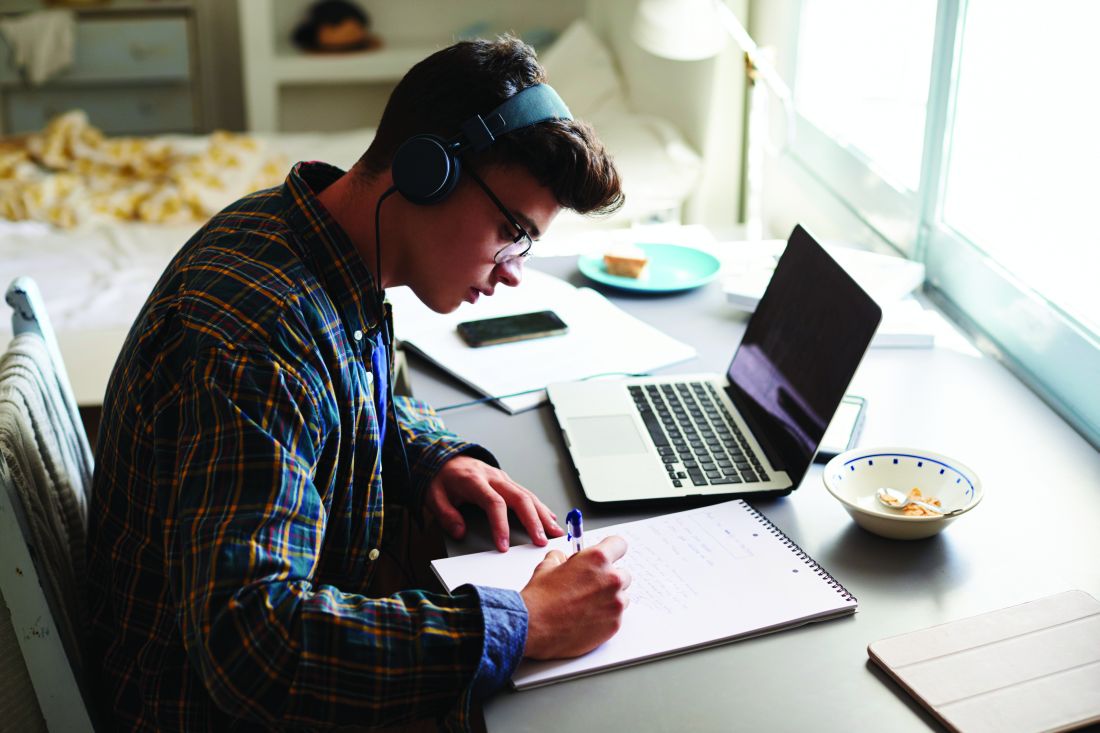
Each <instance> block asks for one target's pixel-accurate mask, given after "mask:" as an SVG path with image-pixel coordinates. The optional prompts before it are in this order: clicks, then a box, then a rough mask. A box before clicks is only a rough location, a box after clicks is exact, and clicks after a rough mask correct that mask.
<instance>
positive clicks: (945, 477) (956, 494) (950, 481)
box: [822, 448, 982, 540]
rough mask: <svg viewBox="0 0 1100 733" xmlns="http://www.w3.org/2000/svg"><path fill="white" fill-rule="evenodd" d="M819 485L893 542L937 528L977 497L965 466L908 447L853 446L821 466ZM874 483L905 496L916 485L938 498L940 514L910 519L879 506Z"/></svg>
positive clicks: (867, 526)
mask: <svg viewBox="0 0 1100 733" xmlns="http://www.w3.org/2000/svg"><path fill="white" fill-rule="evenodd" d="M822 478H823V479H824V481H825V488H826V489H828V490H829V493H830V494H832V495H833V496H834V497H836V499H837V501H839V502H840V503H841V505H842V506H843V507H844V508H845V509H846V510H847V512H848V513H849V514H850V515H852V519H854V520H855V522H856V524H858V525H859V526H860V527H863V528H864V529H866V530H867V531H868V532H873V533H874V534H877V535H880V536H882V537H889V538H890V539H896V540H918V539H923V538H925V537H931V536H932V535H934V534H938V533H939V532H942V531H943V530H944V528H946V527H947V525H949V524H951V523H952V522H954V521H955V520H957V519H958V518H959V517H960V516H962V515H963V514H965V513H966V512H969V511H970V510H971V509H973V508H974V507H976V506H977V505H978V502H980V501H981V500H982V484H981V482H980V481H979V480H978V476H977V474H975V473H974V472H973V471H972V470H971V469H970V468H968V467H967V466H965V465H963V464H962V463H960V462H959V461H956V460H955V459H953V458H950V457H948V456H945V455H943V454H941V453H934V452H932V451H926V450H916V449H910V448H856V449H853V450H848V451H845V452H843V453H841V454H839V455H837V456H836V457H835V458H833V459H832V460H830V461H829V462H828V463H827V464H825V470H824V473H823V474H822ZM880 486H886V487H889V488H894V489H897V490H899V491H901V492H902V493H905V494H908V493H909V491H910V490H911V489H913V488H919V489H920V490H921V493H922V494H923V495H924V496H925V497H934V498H936V499H939V500H940V503H941V505H942V506H943V510H944V514H943V515H941V516H931V517H913V516H907V515H905V514H902V513H901V512H900V511H899V510H897V509H890V508H889V507H886V506H883V505H882V504H880V503H879V501H878V500H877V499H876V498H875V491H876V490H877V489H878V488H879V487H880Z"/></svg>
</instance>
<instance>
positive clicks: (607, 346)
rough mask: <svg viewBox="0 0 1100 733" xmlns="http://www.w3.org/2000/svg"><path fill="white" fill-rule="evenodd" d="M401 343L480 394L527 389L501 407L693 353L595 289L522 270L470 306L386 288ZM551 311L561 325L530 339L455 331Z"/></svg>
mask: <svg viewBox="0 0 1100 733" xmlns="http://www.w3.org/2000/svg"><path fill="white" fill-rule="evenodd" d="M386 293H387V296H388V297H389V299H390V302H391V303H392V304H393V309H394V331H395V333H396V335H397V338H399V339H400V340H401V341H403V342H405V343H406V344H408V345H409V346H411V347H413V348H414V349H416V350H417V351H419V352H420V353H421V354H423V355H424V356H425V357H426V358H427V359H429V360H431V361H433V362H435V363H436V364H438V365H439V366H441V367H442V368H444V369H446V370H447V371H449V372H450V373H451V374H453V375H454V376H455V377H457V378H458V379H460V380H461V381H462V382H464V383H465V384H467V385H469V386H470V387H472V388H474V389H476V390H477V391H479V392H481V393H482V394H484V395H486V396H496V395H508V394H514V393H516V392H523V391H525V390H532V389H533V390H537V391H535V392H533V393H530V394H524V395H519V396H516V397H508V398H502V399H498V400H496V402H497V403H498V404H500V405H501V406H502V407H503V408H504V409H506V410H507V411H508V412H512V413H515V412H520V411H522V410H526V409H530V408H532V407H536V406H538V405H539V404H541V403H542V402H544V401H545V400H546V393H545V392H544V391H541V388H543V387H545V386H546V385H547V384H550V383H551V382H562V381H570V380H575V379H584V378H586V377H592V376H594V375H600V374H621V373H644V372H649V371H651V370H653V369H657V368H659V367H664V366H668V365H670V364H676V363H678V362H681V361H686V360H687V359H690V358H692V357H693V356H695V353H696V352H695V349H694V348H692V347H691V346H688V345H687V344H685V343H683V342H681V341H677V340H676V339H674V338H672V337H670V336H668V335H666V334H664V333H662V332H660V331H658V330H657V329H655V328H653V327H652V326H650V325H648V324H646V323H643V322H642V321H639V320H638V319H637V318H634V317H633V316H631V315H628V314H627V313H626V312H625V311H623V310H621V309H620V308H618V307H617V306H615V305H613V304H612V303H611V302H610V301H608V300H607V298H605V297H604V296H603V295H601V294H599V293H597V292H596V291H595V290H591V289H589V288H575V287H573V286H572V285H570V284H569V283H567V282H565V281H564V280H561V279H559V278H556V277H553V276H551V275H547V274H545V273H542V272H538V271H537V270H532V269H528V270H527V271H526V272H525V273H524V278H523V283H522V284H521V285H520V286H519V287H518V288H506V287H500V288H498V289H497V291H496V293H495V294H494V295H493V297H491V298H483V299H482V300H481V301H480V302H478V303H477V304H476V305H474V306H471V305H470V304H468V303H463V304H462V305H461V306H459V308H458V309H457V310H456V311H455V312H454V313H448V314H439V313H434V312H432V311H430V310H429V309H428V308H427V307H426V306H424V305H423V304H422V303H421V302H420V301H419V299H417V297H416V296H415V295H414V294H413V293H412V292H411V291H410V290H409V289H408V288H392V289H390V290H387V291H386ZM540 310H552V311H554V312H555V313H557V314H558V315H559V316H561V318H562V320H563V321H565V323H566V325H568V326H569V331H568V333H566V334H565V335H563V336H552V337H548V338H542V339H533V340H530V341H520V342H515V343H507V344H498V345H495V346H483V347H480V348H472V347H470V346H467V345H466V343H465V342H464V341H463V340H462V339H461V338H460V337H459V335H458V332H457V331H456V330H455V326H456V325H457V324H458V323H460V322H462V321H469V320H475V319H480V318H492V317H494V316H502V315H512V314H516V313H530V312H532V311H540Z"/></svg>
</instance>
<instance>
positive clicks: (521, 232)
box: [465, 166, 535, 265]
mask: <svg viewBox="0 0 1100 733" xmlns="http://www.w3.org/2000/svg"><path fill="white" fill-rule="evenodd" d="M465 173H466V174H468V175H469V176H470V178H472V179H474V183H476V184H477V185H478V187H479V188H480V189H481V190H482V191H484V192H485V195H486V196H488V197H489V200H490V201H492V202H493V204H494V205H495V206H496V207H497V209H499V210H500V213H501V214H502V215H503V216H504V218H505V219H507V220H508V223H509V224H510V225H511V226H512V228H513V229H515V230H516V236H515V238H514V239H512V243H511V244H506V245H504V246H503V247H501V248H500V250H499V251H498V252H497V253H496V254H495V255H493V262H495V263H497V264H498V265H502V264H504V263H505V262H508V261H509V260H515V259H524V258H526V257H529V256H530V255H531V247H533V246H534V245H535V240H534V239H532V238H531V235H530V233H528V231H527V230H526V229H525V228H524V227H523V225H522V224H520V223H519V221H518V220H517V219H516V217H514V216H513V215H512V212H510V211H508V209H507V207H505V205H504V204H503V203H501V201H500V199H498V198H497V195H496V194H495V193H493V190H492V189H491V188H489V185H488V184H487V183H485V181H483V180H481V176H479V175H478V174H477V173H475V172H474V171H473V168H472V167H470V166H467V167H466V170H465ZM521 243H524V247H523V251H521V252H516V253H514V254H510V255H506V256H503V257H502V256H501V255H503V254H504V252H505V251H506V250H508V249H510V248H513V247H515V246H516V245H517V244H521Z"/></svg>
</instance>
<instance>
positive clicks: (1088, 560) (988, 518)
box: [411, 258, 1100, 731]
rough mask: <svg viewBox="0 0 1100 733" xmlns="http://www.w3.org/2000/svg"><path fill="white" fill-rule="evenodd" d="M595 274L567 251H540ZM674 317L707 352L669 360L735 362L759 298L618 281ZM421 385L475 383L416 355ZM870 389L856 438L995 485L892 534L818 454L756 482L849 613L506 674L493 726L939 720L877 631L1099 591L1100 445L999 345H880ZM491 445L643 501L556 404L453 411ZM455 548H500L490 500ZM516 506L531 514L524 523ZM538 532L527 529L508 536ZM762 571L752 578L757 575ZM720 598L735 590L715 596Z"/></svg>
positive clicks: (443, 399)
mask: <svg viewBox="0 0 1100 733" xmlns="http://www.w3.org/2000/svg"><path fill="white" fill-rule="evenodd" d="M533 266H535V267H538V268H539V269H543V270H545V271H547V272H551V273H553V274H556V275H559V276H562V277H567V278H569V279H571V280H572V281H573V282H574V283H575V284H578V285H581V284H587V283H583V282H582V280H581V279H580V275H579V274H577V273H576V271H575V267H574V265H573V260H572V258H555V259H546V260H535V261H534V265H533ZM605 292H606V293H607V294H608V295H609V296H611V297H612V298H613V299H614V300H615V302H617V303H618V304H619V305H620V306H621V307H623V308H625V309H626V310H628V311H630V312H631V313H633V314H634V315H636V316H638V317H639V318H642V319H643V320H646V321H648V322H650V323H652V324H653V325H655V326H657V327H658V328H661V329H663V330H665V331H666V332H668V333H674V334H675V335H676V336H677V337H679V338H681V339H683V340H685V341H688V342H690V343H692V344H693V345H694V346H695V347H696V348H697V349H698V350H699V359H697V360H694V361H690V362H687V363H685V364H682V365H680V366H678V367H675V368H672V369H670V370H668V371H669V372H670V373H671V372H677V371H679V372H694V371H719V372H722V371H724V370H725V368H726V366H727V364H728V361H729V358H730V357H731V356H732V354H733V349H734V346H735V345H736V343H737V342H738V340H739V339H740V337H741V334H742V332H743V330H744V324H745V316H744V315H743V314H739V313H737V312H735V311H734V310H733V309H731V308H730V307H728V306H727V305H726V304H725V302H724V300H723V295H722V292H721V289H720V287H719V286H718V284H717V283H711V284H710V285H708V286H706V287H704V288H702V289H700V290H697V291H694V292H690V293H684V294H681V295H674V296H667V297H659V298H639V297H631V296H623V295H619V294H617V293H614V292H612V291H605ZM411 362H412V366H413V387H414V388H415V390H416V394H417V396H418V397H421V398H423V399H427V400H429V401H430V402H432V403H433V404H435V405H437V406H443V405H447V404H453V403H457V402H462V401H464V400H468V399H471V394H470V392H469V391H467V390H466V389H465V388H463V387H462V386H461V385H459V384H458V383H456V382H454V381H453V380H451V379H450V378H449V377H447V375H445V374H444V373H443V372H441V371H439V370H436V369H434V368H432V367H428V366H425V365H424V363H423V362H421V361H419V360H416V359H413V360H411ZM850 391H852V392H855V393H857V394H862V395H864V396H866V397H867V398H868V410H867V418H866V423H865V425H864V429H863V435H862V438H861V441H860V444H861V445H874V444H880V445H888V444H896V445H910V446H918V447H926V448H929V449H931V450H936V451H940V452H943V453H946V454H947V455H950V456H955V457H957V458H958V459H959V460H961V461H963V462H964V463H966V464H968V465H969V466H971V467H972V468H973V469H974V470H975V471H976V472H977V473H978V475H979V476H980V477H981V480H982V483H983V485H984V487H985V498H984V500H983V502H982V504H981V505H980V506H979V507H978V508H977V509H975V510H974V511H973V512H971V513H969V514H967V515H966V516H964V517H961V518H960V519H959V520H958V521H957V522H956V523H955V524H953V525H952V526H951V527H949V528H948V529H947V530H945V531H944V532H943V533H942V534H941V535H939V536H937V537H934V538H931V539H928V540H922V541H917V542H899V541H892V540H885V539H881V538H879V537H876V536H874V535H871V534H868V533H866V532H864V531H863V530H861V529H859V528H858V527H856V526H855V525H854V524H853V523H852V521H851V519H850V518H849V517H848V515H847V514H846V513H845V511H844V510H843V509H842V508H841V506H840V505H839V504H838V503H837V502H836V501H835V500H834V499H833V498H832V497H831V496H829V494H828V493H827V492H826V491H825V488H824V486H823V485H822V483H821V467H820V466H815V467H814V468H813V469H812V470H811V472H810V473H809V474H808V475H807V477H806V479H805V481H804V482H803V484H802V486H801V487H800V488H799V489H798V490H796V491H795V492H794V493H792V494H791V495H790V496H789V497H785V498H782V499H777V500H771V501H753V502H752V503H753V505H754V506H755V507H756V508H757V509H759V510H760V511H761V512H763V513H764V514H765V515H767V516H768V518H769V519H771V520H772V521H773V522H774V523H775V524H776V525H778V526H779V528H780V529H782V530H783V531H784V532H786V533H787V535H789V536H790V537H791V538H792V539H793V540H794V541H795V542H797V543H798V544H799V545H800V546H801V547H802V548H803V549H805V550H806V551H807V552H808V553H809V554H810V555H811V556H812V557H814V558H815V559H816V560H818V561H819V562H820V563H821V564H822V565H823V566H824V567H825V568H826V569H827V570H829V571H830V572H831V573H832V574H833V575H834V576H836V578H837V579H838V580H840V582H841V583H843V584H844V585H845V586H846V587H847V588H848V589H849V590H850V591H851V592H852V593H854V594H855V596H856V597H857V598H858V599H859V602H860V607H859V612H858V613H856V615H855V616H854V617H849V618H843V619H839V620H833V621H827V622H823V623H818V624H812V625H810V626H807V627H802V628H799V629H792V630H788V631H783V632H780V633H777V634H772V635H769V636H764V637H760V638H756V639H749V640H745V641H739V642H736V643H733V644H728V645H725V646H721V647H717V648H713V649H708V650H704V651H700V652H695V653H692V654H687V655H683V656H679V657H673V658H671V659H665V660H660V661H656V662H650V663H646V664H642V665H639V666H637V667H631V668H628V669H623V670H618V671H614V672H608V673H604V674H599V675H595V676H593V677H588V678H585V679H581V680H574V681H570V682H563V683H560V684H556V685H551V686H549V687H545V688H541V689H537V690H532V691H527V692H521V693H516V692H504V693H502V694H500V695H498V696H497V697H496V698H494V699H493V700H491V701H490V702H489V703H488V705H487V706H486V708H485V718H486V724H487V727H488V729H489V730H490V731H525V730H531V731H561V730H563V729H564V730H570V731H588V730H593V731H618V730H639V731H641V730H644V731H652V730H658V731H665V730H667V731H688V730H690V731H712V730H713V731H718V730H721V731H729V730H746V731H756V730H768V731H853V730H867V731H871V730H875V731H919V730H927V729H929V727H931V728H933V729H938V728H939V726H938V723H936V722H935V721H934V719H933V718H932V717H931V716H930V715H928V714H927V713H925V712H924V711H923V709H921V708H920V707H919V706H918V705H917V703H916V702H914V701H913V700H911V699H910V698H909V696H908V695H907V694H906V693H905V692H904V691H902V690H901V688H900V687H898V686H896V685H895V684H894V683H893V682H892V681H890V680H889V679H887V678H886V677H885V676H884V675H883V674H882V673H881V672H879V670H878V669H877V668H876V667H874V666H872V665H871V663H870V662H869V661H868V659H867V652H866V647H867V644H868V643H869V642H872V641H875V640H877V639H880V638H883V637H887V636H893V635H895V634H899V633H903V632H906V631H910V630H914V629H918V628H924V627H926V626H931V625H934V624H938V623H943V622H946V621H949V620H952V619H956V618H961V617H964V616H969V615H973V614H976V613H981V612H984V611H989V610H992V609H995V608H1000V607H1002V606H1007V605H1011V604H1015V603H1020V602H1023V601H1027V600H1031V599H1034V598H1038V597H1040V596H1044V595H1047V594H1051V593H1055V592H1058V591H1061V590H1066V589H1069V588H1080V589H1083V590H1085V591H1087V592H1089V593H1091V594H1092V595H1094V596H1097V597H1100V563H1098V562H1097V558H1098V557H1100V532H1098V531H1097V530H1098V521H1097V520H1098V519H1100V454H1098V453H1097V452H1096V451H1095V450H1094V449H1093V448H1092V447H1091V446H1090V445H1089V444H1088V443H1087V442H1086V441H1085V440H1084V439H1083V438H1082V437H1081V436H1080V435H1078V434H1077V433H1076V432H1075V431H1074V430H1073V429H1072V428H1071V427H1069V425H1067V424H1066V423H1065V422H1064V421H1063V420H1062V419H1061V418H1060V417H1058V416H1057V415H1056V414H1055V413H1054V412H1053V411H1051V410H1050V409H1049V408H1047V407H1046V405H1044V404H1043V402H1042V401H1041V400H1040V399H1039V398H1038V397H1036V396H1035V394H1033V393H1032V392H1031V391H1030V390H1028V389H1027V388H1026V387H1025V386H1024V385H1023V384H1021V383H1020V382H1019V381H1018V380H1017V379H1016V378H1015V377H1014V376H1012V375H1011V374H1010V373H1009V372H1008V371H1006V370H1005V369H1004V368H1003V367H1002V366H1000V365H999V364H998V363H996V362H995V361H993V360H992V359H989V358H986V357H982V358H977V357H974V356H969V355H964V354H961V353H957V352H954V351H948V350H942V349H896V350H893V349H873V350H872V351H871V352H870V353H869V354H868V356H867V358H866V359H865V361H864V363H863V365H862V366H861V368H860V371H859V373H858V374H857V375H856V378H855V381H854V383H853V385H852V388H851V390H850ZM444 417H445V419H446V422H447V424H448V426H449V427H450V428H451V429H453V430H455V431H456V432H458V433H459V434H460V435H462V436H463V437H466V438H468V439H471V440H476V441H479V442H481V443H483V444H484V445H486V446H487V447H488V448H489V449H490V450H492V451H493V452H494V453H495V454H496V456H497V457H498V458H499V459H500V461H501V464H502V465H503V467H504V468H505V470H507V471H508V472H509V473H510V474H511V475H512V477H513V478H515V479H516V480H517V481H519V482H521V483H522V484H524V485H526V486H527V487H529V488H531V489H533V490H535V491H536V492H537V493H538V494H539V495H540V496H541V497H542V498H543V500H544V501H546V502H547V504H548V505H549V506H550V507H551V508H552V509H553V510H554V511H556V512H557V514H558V516H564V515H565V512H566V511H568V510H569V508H570V507H572V506H579V507H581V508H582V509H583V510H584V513H585V520H586V522H587V523H589V525H590V526H602V525H606V524H614V523H617V522H621V521H627V520H629V519H633V518H638V517H641V516H644V514H643V513H640V512H637V511H620V510H612V509H605V508H600V507H598V506H597V505H591V504H588V503H586V502H585V501H584V499H583V498H582V495H581V493H580V488H579V486H578V484H577V482H576V478H575V475H574V474H573V469H572V466H571V465H570V463H569V458H568V455H567V454H566V453H565V451H564V449H563V446H562V444H561V440H560V438H559V434H558V431H557V427H556V423H555V422H554V419H553V416H552V415H551V414H550V411H549V408H547V407H545V406H544V407H542V408H540V409H538V410H533V411H530V412H526V413H522V414H519V415H515V416H508V415H506V414H504V413H503V412H502V411H500V410H498V409H497V408H494V407H490V406H487V405H481V406H477V407H470V408H462V409H459V410H455V411H452V412H448V413H445V414H444ZM467 516H468V517H470V518H471V522H470V525H471V532H470V537H469V538H468V539H467V540H466V541H465V542H462V543H453V542H451V543H449V545H448V551H449V552H450V553H451V554H459V553H466V552H474V551H481V550H486V549H490V547H491V543H490V541H489V537H488V532H487V524H486V523H485V522H484V520H483V519H481V518H480V517H478V516H477V515H476V513H468V515H467ZM513 526H516V525H515V524H513ZM527 541H528V539H527V537H526V536H525V534H524V533H523V532H522V531H518V530H517V531H514V532H513V533H512V542H513V544H517V543H525V542H527ZM746 591H751V589H746ZM715 612H716V613H718V612H720V609H716V610H715Z"/></svg>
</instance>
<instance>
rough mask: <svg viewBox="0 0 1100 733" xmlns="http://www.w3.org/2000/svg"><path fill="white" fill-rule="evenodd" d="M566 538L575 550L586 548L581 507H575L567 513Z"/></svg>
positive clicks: (575, 551)
mask: <svg viewBox="0 0 1100 733" xmlns="http://www.w3.org/2000/svg"><path fill="white" fill-rule="evenodd" d="M565 538H566V539H567V540H568V541H569V543H570V544H571V545H572V546H573V552H574V553H578V552H580V551H581V550H583V549H584V520H583V518H582V517H581V510H580V509H573V510H572V511H570V512H569V513H568V514H566V515H565Z"/></svg>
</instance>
